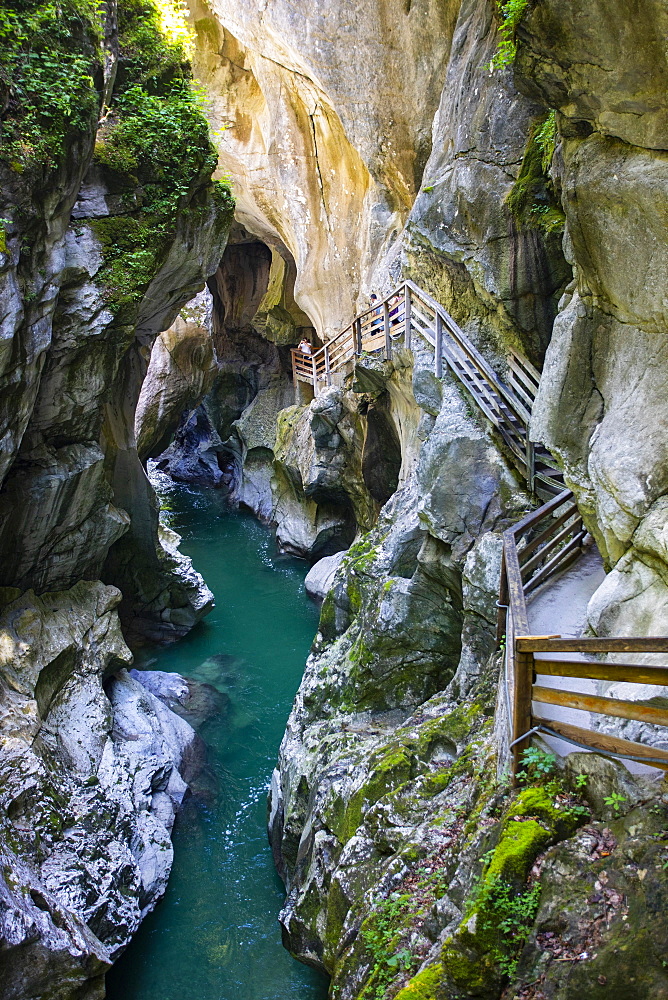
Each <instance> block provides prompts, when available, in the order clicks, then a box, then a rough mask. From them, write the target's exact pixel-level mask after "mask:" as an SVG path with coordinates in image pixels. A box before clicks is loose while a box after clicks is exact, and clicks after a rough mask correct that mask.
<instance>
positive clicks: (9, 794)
mask: <svg viewBox="0 0 668 1000" xmlns="http://www.w3.org/2000/svg"><path fill="white" fill-rule="evenodd" d="M0 17H1V20H2V28H1V31H0V62H1V63H2V69H1V70H0V109H1V110H0V114H1V117H2V147H1V148H0V179H1V188H2V194H1V195H0V202H1V204H0V215H1V216H2V217H1V219H0V296H1V301H2V306H1V307H0V344H1V345H2V348H1V350H0V441H1V446H0V565H1V567H2V568H1V570H0V584H2V587H1V588H0V772H1V780H0V788H1V792H0V827H1V831H2V832H1V834H0V852H1V853H2V871H3V877H2V879H1V880H0V970H1V971H0V993H1V994H2V996H3V997H7V998H11V1000H15V998H16V1000H19V998H21V1000H27V998H35V1000H37V998H41V1000H46V998H47V997H53V998H54V1000H55V998H56V997H58V998H65V997H68V998H69V997H75V996H76V997H86V998H88V997H90V998H93V997H101V996H103V995H104V972H105V971H106V969H107V968H108V967H109V965H110V963H111V962H112V961H113V959H114V957H115V956H117V955H118V954H119V952H120V951H122V950H123V948H124V947H125V946H126V945H127V943H128V942H129V940H130V938H131V936H132V935H133V934H134V932H135V931H136V929H137V927H138V925H139V923H140V921H141V919H142V917H143V915H144V914H145V913H147V912H148V911H149V910H150V909H151V908H152V907H153V906H154V905H155V903H156V901H157V900H158V899H159V898H160V896H161V895H162V893H163V892H164V889H165V886H166V883H167V878H168V875H169V870H170V867H171V861H172V848H171V843H170V836H169V835H170V830H171V826H172V823H173V819H174V815H175V812H176V810H177V809H178V806H179V804H180V802H181V800H182V798H183V796H184V794H185V792H186V790H187V785H186V781H187V780H188V779H189V778H190V776H191V774H192V772H193V766H194V764H195V763H196V759H195V758H196V756H197V754H198V753H199V752H200V751H199V748H198V746H197V740H196V737H195V734H194V732H193V730H192V729H191V727H190V726H189V725H187V724H186V723H185V722H183V721H182V720H181V719H179V718H178V717H177V716H176V715H174V714H173V713H172V712H171V711H169V710H168V709H167V708H166V707H165V706H164V705H163V704H162V702H161V701H160V700H159V699H158V698H156V697H154V696H153V695H152V694H150V693H149V692H147V691H145V689H144V688H143V686H142V685H141V684H140V683H139V682H138V681H137V680H136V679H133V678H131V677H130V676H129V675H128V674H127V672H126V670H125V669H124V668H125V667H126V666H127V665H129V664H130V662H131V659H132V656H131V653H130V650H129V649H128V647H127V646H126V644H125V641H124V637H123V635H122V634H121V630H120V627H119V608H120V611H121V617H122V620H123V624H124V627H125V635H126V638H132V639H143V638H145V637H146V636H147V635H149V636H152V637H155V638H159V639H165V638H174V637H175V636H177V635H179V634H183V632H185V631H187V630H188V628H190V627H191V626H192V625H193V623H194V622H195V621H196V620H197V619H198V618H199V617H201V615H202V614H204V613H205V612H206V610H207V608H208V607H210V601H211V595H210V593H209V592H208V589H207V588H206V586H205V584H204V582H203V581H202V579H201V577H199V575H198V574H197V573H196V572H195V571H194V570H193V568H192V565H191V563H190V560H188V559H187V558H186V557H184V556H182V555H181V554H180V553H179V552H178V549H177V548H176V544H175V542H176V541H178V538H177V537H176V536H174V534H173V533H170V532H163V533H162V534H161V535H159V531H158V512H157V503H156V501H155V498H154V494H153V490H152V488H151V487H150V484H149V483H148V480H147V479H146V475H145V473H144V471H143V469H142V467H141V465H140V462H139V459H138V457H137V450H136V444H135V436H134V410H135V405H136V402H137V398H138V395H139V390H140V387H141V382H142V378H143V374H144V372H145V369H146V365H147V362H148V355H149V352H150V347H151V345H152V342H153V340H154V338H155V336H156V334H157V333H158V332H159V331H160V330H162V329H164V328H166V327H168V326H169V324H170V323H171V321H172V320H173V318H174V317H175V316H176V314H177V313H178V311H179V310H180V308H181V307H182V306H183V305H184V303H185V302H186V301H187V300H189V299H190V298H192V296H193V295H194V294H195V293H196V292H197V291H199V290H200V289H201V288H202V287H203V284H204V281H205V280H206V278H207V277H208V276H209V275H210V274H211V273H212V272H213V271H215V269H216V267H217V266H218V263H219V261H220V257H221V255H222V252H223V248H224V245H225V241H226V236H227V231H228V229H229V225H230V223H231V213H232V201H231V197H230V194H229V189H228V188H227V186H225V185H220V184H217V183H213V182H212V181H211V173H212V171H213V168H214V166H215V159H216V157H215V151H214V150H213V149H212V147H211V144H210V142H209V133H208V125H207V122H206V120H205V118H204V117H203V115H202V113H201V110H200V108H199V106H198V103H197V100H196V98H195V97H194V95H193V92H192V90H191V77H190V70H189V67H188V63H187V60H186V59H185V51H184V48H183V39H182V38H179V37H177V38H174V37H167V35H166V34H165V32H164V30H163V27H162V25H161V21H160V15H159V11H158V9H157V8H156V7H155V6H154V5H153V4H152V3H150V2H143V0H125V2H123V3H120V4H118V5H116V4H115V3H114V4H109V5H102V7H101V8H100V9H98V8H97V7H96V6H95V5H91V4H89V3H88V2H86V0H66V2H65V3H62V4H58V5H53V4H49V3H39V2H34V3H33V2H29V3H23V2H20V3H19V2H17V3H9V4H5V5H4V7H3V10H2V13H1V15H0ZM177 23H178V21H177ZM177 35H178V32H177ZM100 580H103V581H104V583H103V582H100ZM111 583H115V584H118V585H119V586H120V587H121V589H122V592H121V590H119V589H117V587H115V586H107V585H105V584H111Z"/></svg>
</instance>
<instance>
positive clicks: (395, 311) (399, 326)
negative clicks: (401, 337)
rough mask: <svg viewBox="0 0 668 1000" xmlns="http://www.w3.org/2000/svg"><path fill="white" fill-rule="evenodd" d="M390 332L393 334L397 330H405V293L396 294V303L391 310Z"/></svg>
mask: <svg viewBox="0 0 668 1000" xmlns="http://www.w3.org/2000/svg"><path fill="white" fill-rule="evenodd" d="M389 321H390V333H391V335H392V336H395V335H396V332H397V330H398V332H401V333H402V332H404V328H405V322H406V299H405V296H404V295H396V296H395V299H394V305H393V306H392V308H391V309H390V312H389Z"/></svg>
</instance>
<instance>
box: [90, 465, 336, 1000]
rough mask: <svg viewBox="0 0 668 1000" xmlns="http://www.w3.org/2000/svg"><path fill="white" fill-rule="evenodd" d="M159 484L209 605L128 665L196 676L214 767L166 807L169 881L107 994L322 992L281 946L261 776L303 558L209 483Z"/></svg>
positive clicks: (298, 616)
mask: <svg viewBox="0 0 668 1000" xmlns="http://www.w3.org/2000/svg"><path fill="white" fill-rule="evenodd" d="M159 490H160V496H161V500H162V502H163V505H164V506H165V507H166V508H167V513H166V519H167V521H168V523H169V524H170V525H171V527H173V528H174V529H175V530H176V531H178V532H179V534H181V535H182V536H183V544H182V546H181V549H182V551H183V552H185V553H187V554H188V555H190V556H192V558H193V562H194V564H195V567H196V568H197V569H198V570H199V571H200V572H201V573H202V575H203V576H204V578H205V580H206V581H207V583H208V585H209V586H210V587H211V589H212V590H213V592H214V594H215V597H216V607H215V609H214V610H213V611H212V612H211V614H210V615H209V616H208V617H207V618H206V619H205V620H204V621H203V622H202V623H200V624H199V625H198V626H197V627H196V628H195V629H193V631H192V632H191V633H190V634H189V635H188V636H186V638H185V639H183V640H182V641H181V642H179V643H176V644H175V645H172V646H168V647H164V648H152V649H145V650H142V651H141V653H140V654H139V655H138V656H137V666H143V667H148V668H152V669H156V670H170V671H176V672H178V673H181V674H183V675H185V676H187V677H192V678H194V679H196V680H198V681H205V682H206V683H208V684H211V685H213V686H214V687H216V688H217V689H218V690H219V691H220V692H222V695H223V701H224V709H223V710H222V711H221V712H220V713H219V714H218V715H217V716H216V717H215V718H213V719H211V720H209V721H208V722H206V723H205V724H204V727H203V728H202V729H201V731H200V733H201V735H202V737H203V739H204V740H205V742H206V744H207V746H208V748H209V763H210V768H211V772H212V774H211V776H210V777H209V780H208V791H207V794H206V795H204V796H202V797H201V798H200V799H198V800H197V801H191V803H190V805H189V806H188V807H187V808H185V809H184V811H183V812H182V813H181V814H180V815H179V817H177V822H176V826H175V830H174V838H173V839H174V848H175V861H174V867H173V869H172V875H171V879H170V882H169V887H168V889H167V894H166V896H165V898H164V900H163V901H162V902H161V903H160V904H159V905H158V907H157V908H156V910H155V912H154V913H153V914H151V915H150V916H149V917H147V919H146V920H145V921H144V923H143V925H142V927H141V928H140V930H139V933H138V934H137V936H136V938H135V940H134V941H133V943H132V944H131V946H130V947H129V948H128V950H127V952H126V953H125V955H124V956H123V957H122V958H121V959H120V960H119V962H118V963H117V964H116V965H115V966H114V968H113V969H112V971H111V972H110V973H109V975H108V976H107V996H108V998H109V1000H325V997H326V995H327V984H326V982H325V980H324V979H323V978H322V977H321V976H319V975H318V974H317V973H316V972H315V971H314V970H312V969H309V968H307V967H306V966H304V965H301V964H300V963H299V962H296V961H295V960H294V959H292V958H291V957H290V956H289V955H288V953H287V952H286V951H285V950H284V949H283V947H282V945H281V938H280V928H279V925H278V923H277V919H276V918H277V915H278V911H279V909H280V906H281V903H282V899H283V887H282V884H281V882H280V880H279V879H278V877H277V875H276V873H275V871H274V867H273V863H272V858H271V852H270V849H269V846H268V844H267V836H266V794H267V787H268V783H269V778H270V776H271V772H272V769H273V767H274V764H275V761H276V755H277V751H278V747H279V744H280V741H281V737H282V734H283V729H284V727H285V722H286V719H287V716H288V713H289V711H290V706H291V704H292V699H293V697H294V695H295V691H296V690H297V687H298V684H299V681H300V678H301V673H302V671H303V668H304V661H305V659H306V655H307V653H308V649H309V645H310V643H311V640H312V638H313V635H314V634H315V631H316V626H317V618H318V614H317V609H316V608H315V606H314V605H313V604H312V603H311V602H310V601H309V599H308V597H307V596H306V594H305V592H304V575H305V573H306V565H305V564H304V563H302V562H299V561H297V560H294V559H288V558H283V557H278V556H277V555H276V551H275V545H274V541H273V537H272V535H271V533H270V531H269V530H268V529H266V528H264V527H263V526H262V525H260V524H259V523H258V522H257V521H256V520H255V519H254V518H252V517H251V516H250V515H244V514H240V513H238V512H231V511H230V510H229V509H228V508H227V507H226V505H225V501H224V498H223V496H222V495H221V493H220V491H217V490H214V489H207V488H192V487H187V486H181V485H176V484H173V483H171V481H170V480H168V479H167V478H166V477H162V476H160V477H159Z"/></svg>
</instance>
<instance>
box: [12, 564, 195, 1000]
mask: <svg viewBox="0 0 668 1000" xmlns="http://www.w3.org/2000/svg"><path fill="white" fill-rule="evenodd" d="M3 596H4V597H5V598H7V597H11V595H10V594H7V593H5V594H4V595H3ZM119 600H120V593H119V592H118V591H117V590H116V589H115V588H113V587H105V586H104V585H103V584H101V583H83V582H82V583H78V584H76V586H75V587H73V588H71V589H70V590H68V591H64V592H62V593H51V594H45V595H43V596H42V597H36V596H35V595H34V593H33V592H31V591H29V592H28V593H27V594H24V595H22V596H19V597H16V598H15V599H13V600H10V601H9V603H6V604H5V607H4V608H3V612H2V617H1V618H0V692H1V695H2V702H1V706H2V708H1V712H0V741H1V744H0V745H1V748H2V753H1V754H0V787H1V792H0V854H1V855H2V870H3V879H2V881H1V882H0V941H1V945H0V972H1V977H0V982H1V986H0V995H2V997H3V1000H33V998H34V1000H47V998H51V997H53V998H61V997H74V996H77V997H79V996H80V997H86V998H91V1000H92V998H98V997H103V996H104V973H105V971H106V970H107V969H108V968H109V966H110V964H111V962H112V961H113V960H114V957H115V956H117V955H118V954H119V952H120V951H122V950H123V948H124V947H125V946H126V945H127V944H128V942H129V940H130V938H131V936H132V935H133V934H134V932H135V931H136V930H137V927H138V926H139V923H140V921H141V919H142V917H143V916H144V915H145V914H146V913H147V912H148V911H149V910H151V909H152V908H153V906H154V905H155V903H156V902H157V901H158V899H159V898H160V897H161V895H162V894H163V892H164V891H165V887H166V884H167V878H168V876H169V870H170V868H171V863H172V854H173V852H172V845H171V842H170V838H169V835H170V831H171V827H172V823H173V821H174V815H175V812H176V810H177V809H178V807H179V805H180V803H181V800H182V799H183V796H184V794H185V792H186V790H187V785H186V781H187V780H190V778H191V777H192V776H193V774H194V773H196V768H197V758H198V756H201V750H200V748H199V747H198V745H197V737H196V736H195V733H194V731H193V729H192V728H191V727H190V726H189V725H188V724H187V723H186V722H184V721H183V720H182V719H180V718H178V716H176V715H174V714H173V713H172V712H171V711H169V710H168V709H167V708H166V707H165V706H164V705H163V704H162V702H161V701H160V700H159V699H158V698H156V697H155V696H154V695H153V694H151V693H149V692H148V691H147V690H145V688H144V687H143V686H142V684H140V683H139V682H138V681H137V680H136V679H133V678H131V677H130V676H129V674H128V673H127V670H126V669H125V668H126V667H127V666H128V665H129V664H130V663H131V662H132V656H131V653H130V651H129V649H128V648H127V646H126V645H125V642H124V641H123V637H122V635H121V632H120V628H119V624H118V616H117V613H116V610H115V609H116V607H117V605H118V602H119ZM148 676H150V675H148ZM184 779H185V780H184Z"/></svg>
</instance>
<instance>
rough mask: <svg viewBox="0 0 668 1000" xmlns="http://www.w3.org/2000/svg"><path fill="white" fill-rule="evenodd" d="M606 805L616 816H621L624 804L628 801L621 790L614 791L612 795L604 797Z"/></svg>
mask: <svg viewBox="0 0 668 1000" xmlns="http://www.w3.org/2000/svg"><path fill="white" fill-rule="evenodd" d="M603 801H604V803H605V804H606V806H609V807H610V809H612V811H613V812H614V814H615V816H619V815H620V813H621V811H622V806H623V805H624V803H625V802H626V796H625V795H620V794H619V792H612V793H611V794H610V795H606V797H605V798H604V799H603Z"/></svg>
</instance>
